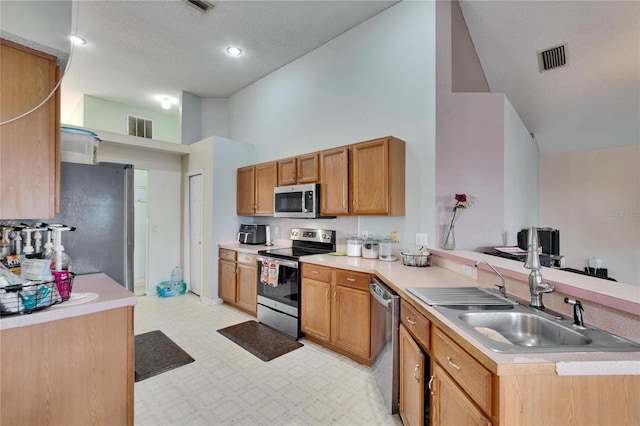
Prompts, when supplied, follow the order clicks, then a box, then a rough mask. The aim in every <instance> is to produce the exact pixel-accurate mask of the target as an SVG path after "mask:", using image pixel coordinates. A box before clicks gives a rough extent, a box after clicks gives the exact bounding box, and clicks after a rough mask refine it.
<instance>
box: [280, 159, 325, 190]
mask: <svg viewBox="0 0 640 426" xmlns="http://www.w3.org/2000/svg"><path fill="white" fill-rule="evenodd" d="M319 158H320V155H319V153H317V152H312V153H310V154H305V155H300V156H298V157H291V158H285V159H284V160H280V161H278V186H283V185H296V184H302V183H316V182H319V181H320V164H319Z"/></svg>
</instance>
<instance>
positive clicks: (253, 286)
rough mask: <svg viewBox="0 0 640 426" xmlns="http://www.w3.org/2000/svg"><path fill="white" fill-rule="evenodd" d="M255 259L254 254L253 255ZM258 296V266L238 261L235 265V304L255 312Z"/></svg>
mask: <svg viewBox="0 0 640 426" xmlns="http://www.w3.org/2000/svg"><path fill="white" fill-rule="evenodd" d="M253 258H254V259H255V256H254V257H253ZM257 297H258V267H257V266H256V265H255V264H254V265H246V264H242V263H238V264H237V266H236V304H237V305H238V307H239V308H241V309H243V310H245V311H247V312H251V313H253V314H255V313H256V312H257V308H258V305H257Z"/></svg>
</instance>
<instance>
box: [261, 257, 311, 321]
mask: <svg viewBox="0 0 640 426" xmlns="http://www.w3.org/2000/svg"><path fill="white" fill-rule="evenodd" d="M257 259H258V296H259V298H260V296H262V297H264V298H267V299H270V300H272V301H275V302H279V303H282V304H284V305H287V306H288V307H290V308H292V309H293V310H295V311H296V316H297V310H298V300H299V297H298V296H299V294H300V279H299V278H300V277H299V275H298V274H299V270H298V261H296V260H288V259H278V258H274V257H266V256H258V258H257Z"/></svg>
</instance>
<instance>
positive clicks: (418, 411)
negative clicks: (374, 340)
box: [400, 325, 429, 426]
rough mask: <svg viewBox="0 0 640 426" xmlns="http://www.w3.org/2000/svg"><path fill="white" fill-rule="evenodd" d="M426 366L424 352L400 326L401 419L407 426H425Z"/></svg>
mask: <svg viewBox="0 0 640 426" xmlns="http://www.w3.org/2000/svg"><path fill="white" fill-rule="evenodd" d="M426 365H427V363H425V356H424V354H423V353H422V350H420V347H419V346H418V344H417V343H416V342H415V340H413V337H411V335H410V334H409V332H408V331H407V329H406V328H405V327H404V325H400V418H401V419H402V422H403V423H404V425H405V426H423V425H424V405H425V400H424V391H425V384H424V380H425V377H426V376H425V366H426ZM426 402H427V404H429V401H426Z"/></svg>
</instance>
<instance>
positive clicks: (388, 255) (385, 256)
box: [378, 236, 396, 260]
mask: <svg viewBox="0 0 640 426" xmlns="http://www.w3.org/2000/svg"><path fill="white" fill-rule="evenodd" d="M395 246H396V243H395V242H394V241H393V240H392V239H391V237H390V236H387V237H386V238H385V239H384V240H382V241H380V250H379V253H378V254H379V256H378V257H379V258H380V260H395V256H394V255H393V249H394V247H395Z"/></svg>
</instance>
